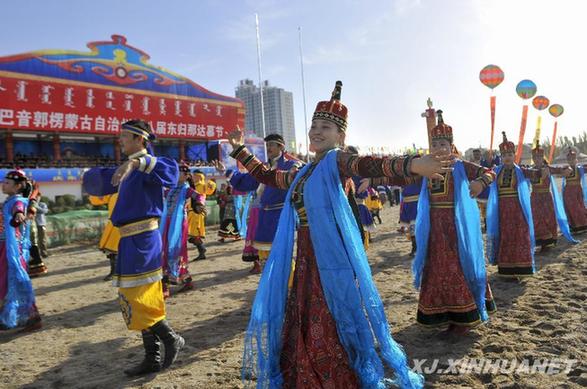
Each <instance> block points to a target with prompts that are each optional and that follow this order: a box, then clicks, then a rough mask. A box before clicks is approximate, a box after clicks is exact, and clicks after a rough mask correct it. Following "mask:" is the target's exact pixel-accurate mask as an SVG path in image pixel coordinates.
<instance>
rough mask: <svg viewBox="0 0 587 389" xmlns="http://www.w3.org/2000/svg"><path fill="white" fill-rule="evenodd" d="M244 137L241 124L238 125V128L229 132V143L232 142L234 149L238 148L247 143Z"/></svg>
mask: <svg viewBox="0 0 587 389" xmlns="http://www.w3.org/2000/svg"><path fill="white" fill-rule="evenodd" d="M244 138H245V136H244V133H243V132H242V131H241V129H240V127H239V126H236V130H234V131H231V132H230V133H229V134H228V143H230V145H231V146H232V148H233V149H236V148H239V147H240V146H242V145H243V144H244V143H245V140H244Z"/></svg>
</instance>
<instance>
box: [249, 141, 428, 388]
mask: <svg viewBox="0 0 587 389" xmlns="http://www.w3.org/2000/svg"><path fill="white" fill-rule="evenodd" d="M336 159H337V151H336V150H332V151H330V152H329V153H328V154H327V155H326V156H325V157H324V158H323V159H322V160H321V161H320V162H319V163H318V166H316V168H315V170H314V171H313V173H312V175H311V176H310V177H309V178H308V180H307V181H306V183H305V185H304V196H303V198H304V206H305V208H306V212H307V215H308V223H309V226H310V236H311V239H312V244H313V248H314V251H315V254H316V262H317V266H318V270H319V273H320V280H321V284H322V289H323V291H324V296H325V298H326V302H327V305H328V307H329V310H330V312H331V314H332V316H333V318H334V320H335V322H336V327H337V332H338V336H339V339H340V342H341V344H342V345H343V347H344V348H345V350H346V353H347V357H348V358H349V364H350V366H352V367H353V369H354V371H355V372H356V374H357V376H358V378H359V379H360V382H361V385H362V387H364V388H384V387H385V385H386V384H387V383H388V380H386V379H385V378H384V372H383V363H382V362H381V359H380V356H379V355H381V357H382V359H383V360H384V361H385V363H386V364H387V365H388V366H390V367H392V368H393V369H394V372H395V377H394V378H395V380H394V382H395V383H396V384H397V385H399V386H400V387H402V388H420V387H422V386H423V377H422V376H420V375H418V374H415V373H414V372H412V371H410V369H409V366H408V362H407V358H406V355H405V353H404V352H403V350H402V348H401V346H400V345H398V344H397V343H396V342H395V341H394V340H393V338H392V336H391V330H390V326H389V324H388V322H387V319H386V317H385V312H384V309H383V303H382V301H381V298H380V297H379V293H378V292H377V289H376V287H375V284H374V282H373V279H372V276H371V270H370V268H369V263H368V262H367V257H366V254H365V250H364V249H363V244H362V241H361V235H360V233H359V227H358V226H357V223H356V221H355V218H354V217H353V213H352V210H351V208H350V205H349V203H348V200H347V198H346V195H345V192H344V190H343V188H342V185H341V182H340V175H339V170H338V166H337V162H336ZM310 166H311V165H310V164H308V165H306V166H305V167H304V168H303V169H302V170H301V171H300V172H299V173H298V175H297V176H296V178H295V180H294V183H293V184H292V186H290V190H289V191H288V194H287V197H286V200H285V203H284V208H283V210H282V212H281V216H280V219H279V225H278V227H277V233H276V237H275V240H274V242H273V247H272V249H271V253H270V256H269V260H268V262H267V264H266V266H265V268H264V270H263V274H262V276H261V281H260V283H259V288H258V290H257V295H256V296H255V301H254V303H253V309H252V312H251V319H250V321H249V325H248V328H247V332H246V335H245V350H244V356H243V379H245V380H249V379H251V378H252V376H253V374H254V375H255V376H256V378H257V387H258V388H266V387H270V388H279V387H281V385H282V383H283V378H282V375H281V371H280V353H281V347H282V339H281V334H282V327H283V321H284V316H285V306H286V301H287V283H288V278H289V275H290V271H291V263H292V253H293V241H294V230H295V224H296V212H295V210H294V208H293V206H292V204H291V195H292V189H293V188H294V187H295V185H296V183H297V182H298V181H299V179H300V178H301V177H303V176H304V175H305V174H306V173H307V172H308V169H309V168H310ZM373 335H375V336H373ZM376 343H377V345H376ZM378 351H379V355H378Z"/></svg>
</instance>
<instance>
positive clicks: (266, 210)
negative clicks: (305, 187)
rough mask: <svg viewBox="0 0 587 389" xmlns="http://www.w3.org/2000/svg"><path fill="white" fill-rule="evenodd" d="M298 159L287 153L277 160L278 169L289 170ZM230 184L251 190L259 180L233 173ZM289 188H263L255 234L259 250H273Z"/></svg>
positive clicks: (244, 174)
mask: <svg viewBox="0 0 587 389" xmlns="http://www.w3.org/2000/svg"><path fill="white" fill-rule="evenodd" d="M296 162H297V161H296V160H295V159H291V158H289V157H287V156H285V155H282V156H281V157H279V159H278V160H277V165H276V169H278V170H289V169H291V168H292V167H293V166H294V164H295V163H296ZM230 185H232V186H233V187H234V189H236V190H238V191H240V192H250V191H254V190H257V189H258V188H259V185H260V184H259V182H258V181H257V180H256V179H255V178H254V177H253V176H252V175H251V174H249V173H240V172H235V173H233V175H232V177H231V178H230ZM286 195H287V190H282V189H277V188H273V187H269V186H266V187H264V189H263V193H262V194H261V199H260V210H259V222H258V224H257V231H255V235H254V243H253V246H254V247H255V248H256V249H257V250H265V251H269V250H271V244H272V243H273V239H274V238H275V231H277V224H278V222H279V215H281V210H282V209H283V202H284V201H285V196H286Z"/></svg>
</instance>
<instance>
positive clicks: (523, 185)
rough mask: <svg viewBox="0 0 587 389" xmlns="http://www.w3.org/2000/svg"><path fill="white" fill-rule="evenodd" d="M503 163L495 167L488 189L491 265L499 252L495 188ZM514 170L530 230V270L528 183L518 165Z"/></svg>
mask: <svg viewBox="0 0 587 389" xmlns="http://www.w3.org/2000/svg"><path fill="white" fill-rule="evenodd" d="M502 169H503V165H499V166H497V167H496V168H495V177H496V178H495V181H493V183H492V184H491V190H490V191H489V200H488V201H487V219H486V220H487V258H488V259H489V263H491V264H492V265H496V264H497V255H498V253H499V193H498V189H497V181H498V177H499V173H500V172H501V171H502ZM514 170H515V172H516V184H517V189H518V199H519V201H520V206H521V207H522V212H523V213H524V218H525V219H526V223H527V224H528V231H530V253H531V254H532V271H533V272H534V271H535V269H536V268H535V263H534V244H535V241H534V221H533V219H532V206H531V202H530V184H529V182H528V180H527V179H526V177H524V172H522V169H520V167H519V166H518V165H514Z"/></svg>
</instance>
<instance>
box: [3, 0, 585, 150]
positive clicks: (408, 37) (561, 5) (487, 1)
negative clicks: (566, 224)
mask: <svg viewBox="0 0 587 389" xmlns="http://www.w3.org/2000/svg"><path fill="white" fill-rule="evenodd" d="M1 9H2V15H3V18H2V23H1V24H0V36H1V39H0V56H4V55H12V54H17V53H23V52H27V51H32V50H39V49H70V50H85V47H86V44H87V42H91V41H100V40H106V39H108V38H109V37H110V36H111V35H112V34H119V35H124V36H126V37H127V39H128V44H130V45H131V46H134V47H137V48H139V49H141V50H143V51H145V52H147V53H148V54H149V55H150V57H151V59H150V62H151V63H152V64H154V65H158V66H163V67H165V68H167V69H170V70H172V71H174V72H177V73H179V74H181V75H183V76H186V77H188V78H190V79H192V80H193V81H195V82H196V83H198V84H200V85H202V86H204V87H205V88H208V89H210V90H212V91H214V92H217V93H221V94H225V95H230V96H234V89H235V87H236V86H237V84H238V82H239V80H241V79H245V78H250V79H253V80H255V82H257V81H258V75H257V54H256V42H255V16H254V15H255V13H258V15H259V20H260V35H261V51H262V60H261V61H262V72H263V78H264V79H267V80H269V82H270V84H271V85H274V86H278V87H281V88H284V89H285V90H288V91H291V92H293V95H294V112H295V121H296V134H297V139H298V143H305V135H304V132H305V127H306V125H305V123H304V104H303V97H302V83H301V75H300V74H301V73H300V53H299V40H298V27H300V28H301V30H302V41H303V52H304V72H305V81H306V102H307V111H308V121H309V120H310V119H311V115H312V113H313V110H314V108H315V106H316V103H317V102H318V101H320V100H325V99H328V98H329V97H330V93H331V91H332V88H333V86H334V83H335V81H336V80H342V81H343V84H344V86H343V91H342V101H343V103H344V104H345V105H347V107H348V108H349V128H348V135H347V143H348V144H353V145H357V146H359V147H361V149H362V150H368V149H369V148H370V147H385V148H386V150H388V151H400V150H402V149H404V148H405V147H411V146H412V145H413V144H415V145H416V146H417V147H426V146H427V134H426V124H425V120H424V119H423V118H422V117H421V116H420V114H421V113H422V112H423V111H424V110H425V109H426V100H427V99H428V97H430V98H431V99H432V101H433V102H434V107H435V108H436V109H442V110H443V111H444V119H445V122H446V123H448V124H450V125H451V126H452V127H453V130H454V138H455V144H456V145H457V147H458V148H459V149H462V150H464V149H467V148H469V147H478V146H482V147H488V145H489V138H490V114H489V99H490V96H491V93H492V91H491V90H490V89H489V88H487V87H485V86H484V85H483V84H481V82H480V81H479V71H480V70H481V69H482V68H483V67H484V66H485V65H488V64H495V65H498V66H500V67H501V68H502V69H503V71H504V73H505V80H504V82H503V83H502V84H501V85H499V86H498V87H497V88H495V89H494V90H493V93H494V95H495V96H496V98H497V112H496V127H495V130H496V136H495V144H496V145H497V144H499V142H500V139H501V136H498V135H497V134H500V133H501V131H506V132H507V133H508V135H509V137H510V139H512V140H514V141H515V140H516V139H517V137H518V132H519V127H520V118H521V112H522V106H523V104H524V103H528V104H530V106H531V101H528V100H522V99H521V98H519V97H518V96H517V94H516V93H515V86H516V84H517V83H518V82H519V81H520V80H522V79H531V80H533V81H534V82H535V83H536V84H537V86H538V95H545V96H546V97H548V98H549V99H550V101H551V103H559V104H561V105H563V106H564V108H565V113H564V114H563V115H562V116H561V117H559V125H558V127H559V135H566V136H569V137H570V136H573V135H578V134H579V133H581V132H583V131H585V130H587V126H585V124H584V123H583V121H582V119H581V117H582V116H581V115H582V114H581V112H583V109H582V108H581V106H582V104H583V103H584V102H583V101H582V99H583V97H584V92H585V90H586V89H587V81H586V78H585V75H584V73H585V69H587V50H586V46H585V41H584V39H585V37H587V23H585V21H584V15H586V14H587V1H583V0H575V1H571V0H557V1H552V0H550V1H546V0H515V1H514V0H378V1H376V0H338V1H330V0H328V1H327V0H313V1H307V0H296V1H283V0H282V1H277V0H243V1H221V0H198V1H196V0H191V1H189V0H166V1H147V0H142V1H139V0H127V1H120V0H101V1H92V2H90V1H81V0H77V1H73V0H53V1H46V0H28V1H22V0H4V1H2V3H1ZM537 115H538V111H536V110H535V109H533V108H532V107H531V108H530V113H529V118H528V128H527V131H526V137H525V140H526V142H530V141H531V140H532V138H533V136H534V129H535V127H536V118H537ZM542 117H543V119H542V139H546V137H549V138H550V137H551V134H552V128H553V123H554V119H553V118H552V117H551V116H550V115H549V114H548V112H547V111H542Z"/></svg>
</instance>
